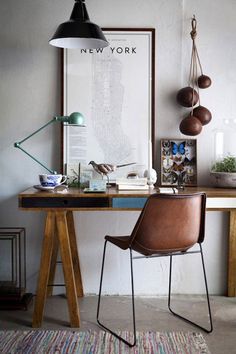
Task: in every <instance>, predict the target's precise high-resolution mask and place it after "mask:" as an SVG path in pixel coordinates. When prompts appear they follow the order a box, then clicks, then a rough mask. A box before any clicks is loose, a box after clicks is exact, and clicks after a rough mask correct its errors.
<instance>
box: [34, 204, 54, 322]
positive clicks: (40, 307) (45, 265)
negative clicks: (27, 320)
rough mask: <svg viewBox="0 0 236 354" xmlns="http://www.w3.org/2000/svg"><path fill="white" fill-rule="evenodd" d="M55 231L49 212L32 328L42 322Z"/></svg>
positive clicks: (52, 216) (52, 218)
mask: <svg viewBox="0 0 236 354" xmlns="http://www.w3.org/2000/svg"><path fill="white" fill-rule="evenodd" d="M54 229H55V216H54V213H53V212H51V211H49V212H48V213H47V218H46V225H45V232H44V239H43V245H42V253H41V263H40V271H39V278H38V287H37V294H36V299H35V305H34V314H33V323H32V326H33V327H34V328H38V327H41V324H42V320H43V311H44V305H45V300H46V296H47V284H48V278H49V269H50V265H51V257H52V248H53V235H54Z"/></svg>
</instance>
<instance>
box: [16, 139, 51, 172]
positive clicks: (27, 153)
mask: <svg viewBox="0 0 236 354" xmlns="http://www.w3.org/2000/svg"><path fill="white" fill-rule="evenodd" d="M17 144H18V143H15V145H14V146H15V147H17V148H18V149H20V150H21V151H23V152H24V153H25V154H26V155H28V156H29V157H31V159H33V160H34V161H35V162H37V163H38V164H39V165H41V166H42V167H44V168H45V169H46V170H47V171H48V172H50V173H51V174H57V171H53V170H51V169H50V168H48V167H47V166H45V165H44V164H43V163H42V162H40V161H39V160H37V159H36V158H35V157H34V156H32V155H31V154H30V153H29V152H27V151H26V150H25V149H23V148H22V147H21V146H20V145H17Z"/></svg>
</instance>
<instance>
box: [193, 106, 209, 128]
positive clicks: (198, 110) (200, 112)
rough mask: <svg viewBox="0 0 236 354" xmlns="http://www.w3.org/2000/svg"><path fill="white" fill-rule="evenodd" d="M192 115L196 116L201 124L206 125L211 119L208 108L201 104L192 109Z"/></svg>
mask: <svg viewBox="0 0 236 354" xmlns="http://www.w3.org/2000/svg"><path fill="white" fill-rule="evenodd" d="M193 116H194V117H196V118H198V119H199V120H200V122H201V123H202V125H206V124H208V123H209V122H210V121H211V118H212V115H211V112H210V111H209V109H207V108H206V107H203V106H198V107H195V108H194V109H193Z"/></svg>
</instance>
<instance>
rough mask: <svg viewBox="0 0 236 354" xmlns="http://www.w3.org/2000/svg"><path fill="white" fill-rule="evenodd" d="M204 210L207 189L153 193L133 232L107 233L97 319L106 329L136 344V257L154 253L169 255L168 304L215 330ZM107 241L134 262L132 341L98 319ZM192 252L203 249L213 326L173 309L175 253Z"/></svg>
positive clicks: (131, 263)
mask: <svg viewBox="0 0 236 354" xmlns="http://www.w3.org/2000/svg"><path fill="white" fill-rule="evenodd" d="M205 210H206V195H205V193H195V194H153V195H151V196H150V197H149V198H148V199H147V202H146V204H145V206H144V208H143V210H142V212H141V214H140V216H139V218H138V221H137V222H136V224H135V226H134V229H133V231H132V233H131V235H130V236H105V244H104V252H103V260H102V270H101V279H100V288H99V297H98V307H97V322H98V324H99V325H100V326H101V327H102V328H103V329H105V330H107V331H109V332H110V333H112V334H113V335H114V336H116V337H117V338H119V339H120V340H122V341H123V342H124V343H126V344H128V345H129V346H130V347H132V346H134V345H135V344H136V325H135V308H134V285H133V259H136V258H143V257H145V258H153V257H162V256H169V257H170V270H169V293H168V307H169V310H170V311H171V312H172V313H173V314H174V315H175V316H177V317H179V318H181V319H183V320H185V321H187V322H189V323H191V324H194V325H196V326H197V327H199V328H200V329H202V330H204V331H206V332H207V333H210V332H212V330H213V325H212V316H211V309H210V301H209V294H208V287H207V279H206V272H205V266H204V259H203V252H202V245H201V244H202V242H203V240H204V232H205ZM107 242H110V243H112V244H113V245H115V246H117V247H119V248H120V249H122V250H127V249H129V251H130V265H131V288H132V310H133V330H134V340H133V343H129V342H128V341H126V340H125V339H124V338H122V337H120V336H119V335H118V334H116V333H115V332H114V331H112V330H110V329H109V328H107V327H106V326H104V325H103V324H102V323H101V321H100V320H99V312H100V302H101V291H102V280H103V271H104V262H105V254H106V245H107ZM195 244H199V249H197V250H196V251H195V250H192V251H191V250H189V249H190V248H191V247H193V246H194V245H195ZM132 251H136V252H138V253H139V254H140V255H139V256H138V257H133V254H132ZM189 253H200V254H201V260H202V267H203V275H204V280H205V288H206V297H207V305H208V312H209V320H210V328H209V329H206V328H203V327H201V326H200V325H198V324H196V323H194V322H192V321H190V320H188V319H187V318H185V317H183V316H180V315H179V314H177V313H175V312H174V311H173V310H172V309H171V306H170V305H171V278H172V257H173V256H177V255H181V256H183V255H186V254H189Z"/></svg>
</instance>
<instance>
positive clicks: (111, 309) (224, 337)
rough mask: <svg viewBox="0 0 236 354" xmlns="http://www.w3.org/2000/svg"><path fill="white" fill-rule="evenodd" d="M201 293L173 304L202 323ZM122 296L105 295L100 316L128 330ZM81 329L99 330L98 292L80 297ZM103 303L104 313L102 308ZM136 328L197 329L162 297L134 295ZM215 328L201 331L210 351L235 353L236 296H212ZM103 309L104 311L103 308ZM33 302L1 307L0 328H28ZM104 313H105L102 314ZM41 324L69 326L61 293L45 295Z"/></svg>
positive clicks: (125, 300) (126, 300) (126, 303)
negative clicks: (21, 306) (174, 312)
mask: <svg viewBox="0 0 236 354" xmlns="http://www.w3.org/2000/svg"><path fill="white" fill-rule="evenodd" d="M203 300H204V298H203V297H201V296H190V295H187V296H185V297H183V296H175V297H173V304H172V307H173V308H174V309H176V310H178V311H181V312H182V314H184V313H185V314H188V316H189V317H191V318H192V319H194V320H196V321H199V323H200V324H201V325H203V326H204V325H206V323H207V317H206V316H207V309H206V306H205V304H204V301H203ZM129 301H130V300H129V298H128V297H124V296H106V297H104V298H103V300H102V303H101V312H100V313H101V318H100V319H101V320H102V321H103V319H104V323H106V324H107V325H108V326H111V327H112V328H113V329H122V330H131V322H130V321H129V318H131V316H130V302H129ZM79 304H80V313H81V328H80V330H86V329H91V330H95V331H98V330H100V328H99V327H98V326H97V324H96V309H97V296H86V297H84V298H81V299H79ZM105 306H106V313H105V311H104V310H103V309H104V307H105ZM135 307H136V324H137V331H145V330H152V331H159V332H164V331H169V332H171V331H184V332H187V331H192V332H199V331H200V330H199V329H197V328H196V327H194V326H191V325H190V324H187V323H185V322H184V321H182V320H180V319H178V318H176V317H174V316H173V315H172V314H170V312H169V311H168V309H167V299H166V298H163V297H155V298H154V297H137V298H136V299H135ZM211 307H212V315H213V321H214V322H213V325H214V330H213V332H212V333H211V334H207V333H205V332H202V333H203V335H204V338H205V340H206V342H207V344H208V347H209V349H210V351H211V353H212V354H234V353H236V298H227V297H223V296H213V297H211ZM103 311H104V312H103ZM32 312H33V304H31V305H30V306H29V308H28V310H27V311H20V310H17V311H0V329H22V330H23V329H24V330H27V329H31V321H32ZM103 314H104V315H103ZM42 327H43V328H47V329H64V330H65V329H69V328H70V327H69V318H68V311H67V303H66V298H65V296H64V295H62V296H52V297H50V298H48V299H47V303H46V308H45V315H44V321H43V326H42Z"/></svg>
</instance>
